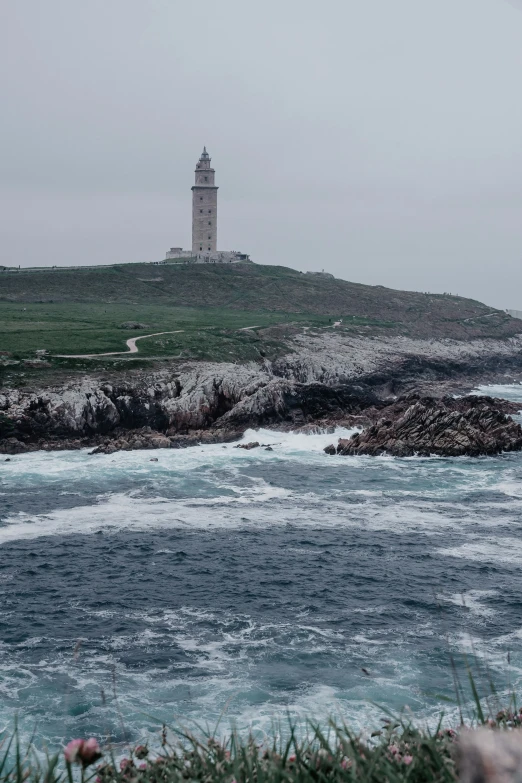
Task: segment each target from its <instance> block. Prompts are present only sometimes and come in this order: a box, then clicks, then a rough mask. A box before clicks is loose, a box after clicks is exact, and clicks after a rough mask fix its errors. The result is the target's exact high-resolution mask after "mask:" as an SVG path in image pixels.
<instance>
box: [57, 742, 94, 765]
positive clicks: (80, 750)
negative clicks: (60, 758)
mask: <svg viewBox="0 0 522 783" xmlns="http://www.w3.org/2000/svg"><path fill="white" fill-rule="evenodd" d="M63 754H64V756H65V760H66V761H67V762H68V763H69V764H81V765H82V766H84V767H88V766H89V764H93V763H94V762H95V761H98V759H100V758H101V756H102V752H101V750H100V746H99V745H98V741H97V740H96V739H94V737H91V738H90V739H88V740H82V739H75V740H71V741H70V742H69V744H68V745H66V747H65V750H64V752H63Z"/></svg>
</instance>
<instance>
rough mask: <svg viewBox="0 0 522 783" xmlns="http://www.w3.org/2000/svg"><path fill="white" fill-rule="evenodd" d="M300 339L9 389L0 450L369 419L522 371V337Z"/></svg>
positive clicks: (1, 397)
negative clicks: (402, 400)
mask: <svg viewBox="0 0 522 783" xmlns="http://www.w3.org/2000/svg"><path fill="white" fill-rule="evenodd" d="M289 348H290V350H289V352H288V354H287V355H285V356H284V357H282V358H281V359H278V360H276V361H274V362H269V361H263V362H259V363H254V362H252V363H249V364H243V365H239V364H227V363H219V364H218V363H216V364H211V363H204V362H201V363H197V362H192V363H180V362H178V363H174V362H173V363H171V364H170V365H169V366H168V367H167V368H165V369H162V370H155V371H152V372H145V371H135V372H127V373H125V374H123V373H120V374H118V375H116V374H115V375H114V376H111V377H108V376H107V374H104V375H103V376H100V377H96V376H94V375H88V376H85V377H84V378H82V379H81V380H77V379H71V380H70V381H68V382H67V383H66V384H64V385H62V386H60V387H50V388H34V389H28V388H22V389H2V390H0V453H3V454H20V453H26V452H30V451H36V450H47V451H50V450H63V449H78V448H85V447H89V448H90V447H92V448H93V449H94V450H95V451H96V453H112V452H113V451H117V450H132V449H147V448H150V449H156V448H182V447H185V446H191V445H196V444H199V443H224V442H231V441H234V440H238V439H239V438H241V436H242V435H243V433H244V432H245V430H247V429H248V428H258V427H269V428H274V429H281V430H291V429H292V430H296V429H301V430H304V431H306V429H310V428H320V429H321V430H324V429H325V428H328V427H335V426H339V425H345V426H357V425H360V426H366V427H367V426H369V425H373V424H375V421H376V415H377V414H378V413H379V411H382V410H383V409H384V408H386V407H387V406H388V407H389V406H390V405H391V404H397V401H398V398H399V397H401V396H402V397H404V396H405V395H408V394H411V393H412V392H413V391H415V392H417V393H419V394H421V395H430V396H432V397H441V396H442V395H444V394H445V393H448V392H455V391H457V390H460V391H464V390H469V389H470V388H472V387H473V386H474V385H476V384H478V383H488V382H497V383H499V382H504V383H509V382H513V381H515V380H519V379H521V378H522V335H518V336H516V337H512V338H508V339H505V340H472V341H467V342H465V341H457V340H448V339H446V340H438V341H436V340H413V339H410V338H404V337H402V338H401V337H392V338H362V337H348V336H345V335H342V334H338V333H334V332H329V333H328V334H325V333H322V334H317V333H316V334H311V333H303V334H299V335H297V336H296V337H295V338H294V340H293V343H292V345H291V346H289ZM444 405H446V403H444ZM504 412H505V413H509V412H508V411H504ZM360 447H361V448H362V442H361V444H360ZM368 448H369V446H368Z"/></svg>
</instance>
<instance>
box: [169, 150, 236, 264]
mask: <svg viewBox="0 0 522 783" xmlns="http://www.w3.org/2000/svg"><path fill="white" fill-rule="evenodd" d="M210 164H211V158H210V155H209V154H208V152H207V148H206V147H203V152H202V153H201V157H200V158H199V160H198V162H197V163H196V170H195V182H194V185H193V186H192V250H183V248H181V247H171V248H170V250H168V251H167V254H166V258H165V260H166V261H167V260H169V261H170V260H173V259H179V260H184V261H186V262H187V263H234V262H235V263H237V262H241V261H242V262H243V263H244V262H245V261H246V262H249V261H250V257H249V256H248V254H247V253H241V252H240V251H237V250H221V251H219V250H218V249H217V218H218V215H217V192H218V186H217V185H216V183H215V179H216V172H215V169H213V168H212V167H211V165H210Z"/></svg>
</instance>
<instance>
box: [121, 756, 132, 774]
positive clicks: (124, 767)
mask: <svg viewBox="0 0 522 783" xmlns="http://www.w3.org/2000/svg"><path fill="white" fill-rule="evenodd" d="M133 767H134V764H133V763H132V759H122V760H121V761H120V770H121V771H122V772H123V774H125V773H126V772H130V771H131V769H132V768H133Z"/></svg>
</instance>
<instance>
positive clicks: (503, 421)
mask: <svg viewBox="0 0 522 783" xmlns="http://www.w3.org/2000/svg"><path fill="white" fill-rule="evenodd" d="M520 407H522V406H521V405H520V404H518V405H517V406H513V407H512V404H511V403H508V402H506V401H504V400H495V399H492V398H491V397H466V398H462V399H459V400H455V399H453V398H451V397H445V398H444V399H441V400H437V399H434V398H432V397H424V398H418V397H413V398H409V399H407V400H401V401H399V402H398V403H396V404H395V405H391V406H388V407H386V408H383V409H382V410H381V411H380V412H379V418H378V420H377V421H376V423H375V424H372V425H371V426H370V427H368V428H367V429H365V430H363V432H361V433H356V434H355V435H353V436H352V437H351V438H350V439H345V440H343V439H340V440H339V443H338V446H337V449H335V447H332V446H329V447H328V448H327V449H325V451H326V452H327V453H328V454H332V453H337V454H343V455H371V456H379V455H381V454H390V455H392V456H395V457H412V456H414V455H418V456H430V455H436V456H446V457H460V456H464V455H467V456H472V457H479V456H484V455H488V454H499V453H500V452H502V451H520V450H522V428H521V427H520V425H519V424H517V423H516V422H515V421H513V419H511V418H510V417H509V416H508V415H506V411H507V412H513V411H514V410H517V408H520ZM332 449H333V450H332Z"/></svg>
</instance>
